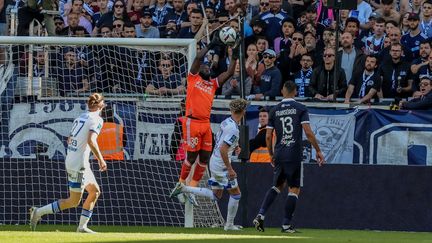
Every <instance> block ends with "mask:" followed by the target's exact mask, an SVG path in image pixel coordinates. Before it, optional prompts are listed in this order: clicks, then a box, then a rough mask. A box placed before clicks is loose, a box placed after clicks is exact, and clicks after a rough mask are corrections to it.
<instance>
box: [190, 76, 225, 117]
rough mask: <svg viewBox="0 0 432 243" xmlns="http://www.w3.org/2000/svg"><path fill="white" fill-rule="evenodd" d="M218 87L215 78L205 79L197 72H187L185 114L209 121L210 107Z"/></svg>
mask: <svg viewBox="0 0 432 243" xmlns="http://www.w3.org/2000/svg"><path fill="white" fill-rule="evenodd" d="M218 87H219V83H218V81H217V79H210V81H206V80H204V79H202V78H201V76H199V74H192V73H189V74H188V76H187V90H186V116H187V117H190V118H194V119H197V120H204V121H210V113H211V107H212V105H213V99H214V95H215V93H216V90H217V89H218Z"/></svg>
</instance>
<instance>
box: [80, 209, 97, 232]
mask: <svg viewBox="0 0 432 243" xmlns="http://www.w3.org/2000/svg"><path fill="white" fill-rule="evenodd" d="M92 214H93V212H92V211H90V210H87V209H84V208H83V209H82V211H81V217H80V222H79V226H78V227H79V228H80V229H82V228H87V223H88V221H89V220H90V218H91V216H92Z"/></svg>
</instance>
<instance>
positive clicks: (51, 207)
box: [36, 201, 61, 217]
mask: <svg viewBox="0 0 432 243" xmlns="http://www.w3.org/2000/svg"><path fill="white" fill-rule="evenodd" d="M60 211H61V210H60V204H59V202H58V201H55V202H53V203H50V204H47V205H45V206H43V207H40V208H38V209H37V211H36V213H37V214H38V215H39V216H40V217H42V216H44V215H46V214H53V213H58V212H60Z"/></svg>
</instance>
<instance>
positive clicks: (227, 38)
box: [219, 27, 237, 45]
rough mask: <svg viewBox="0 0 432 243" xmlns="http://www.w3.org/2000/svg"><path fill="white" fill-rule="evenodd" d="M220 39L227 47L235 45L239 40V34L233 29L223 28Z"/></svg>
mask: <svg viewBox="0 0 432 243" xmlns="http://www.w3.org/2000/svg"><path fill="white" fill-rule="evenodd" d="M219 38H220V40H221V41H222V43H224V44H225V45H234V43H235V41H236V39H237V32H236V31H235V30H234V29H233V28H231V27H223V28H222V29H221V30H220V31H219Z"/></svg>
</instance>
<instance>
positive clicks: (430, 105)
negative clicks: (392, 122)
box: [399, 77, 432, 110]
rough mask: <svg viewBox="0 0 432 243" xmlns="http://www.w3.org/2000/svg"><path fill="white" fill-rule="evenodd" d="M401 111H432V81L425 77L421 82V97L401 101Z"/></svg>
mask: <svg viewBox="0 0 432 243" xmlns="http://www.w3.org/2000/svg"><path fill="white" fill-rule="evenodd" d="M399 107H400V109H403V110H431V109H432V80H431V78H430V77H425V78H423V79H422V80H421V82H420V96H419V97H417V98H414V99H412V100H410V101H401V102H400V103H399Z"/></svg>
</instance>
